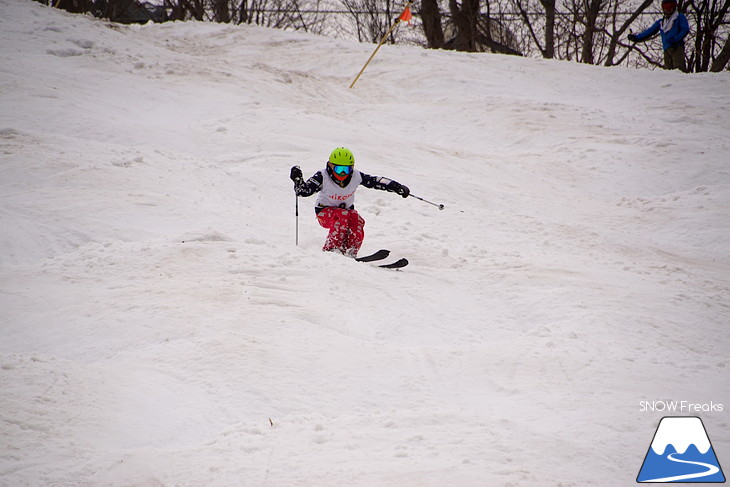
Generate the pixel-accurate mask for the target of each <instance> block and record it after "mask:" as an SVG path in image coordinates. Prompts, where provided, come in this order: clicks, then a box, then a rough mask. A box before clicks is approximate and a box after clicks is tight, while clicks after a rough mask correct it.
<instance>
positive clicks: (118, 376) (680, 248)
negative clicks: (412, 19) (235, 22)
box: [0, 0, 730, 487]
mask: <svg viewBox="0 0 730 487" xmlns="http://www.w3.org/2000/svg"><path fill="white" fill-rule="evenodd" d="M0 13H2V15H0V67H1V70H0V164H1V165H0V170H1V171H2V176H1V177H0V222H1V224H2V232H0V309H1V310H2V314H1V315H0V316H1V317H2V319H1V320H0V327H1V328H0V331H1V333H2V339H1V340H0V443H1V444H2V445H3V448H2V449H0V485H2V486H8V487H11V486H12V487H14V486H24V485H28V486H145V487H146V486H270V487H277V486H281V487H289V486H322V487H326V486H342V485H348V486H376V485H377V486H444V485H453V486H462V487H470V486H505V487H506V486H511V487H515V486H549V485H550V486H553V485H554V486H557V485H561V486H584V485H602V486H617V485H632V484H633V483H634V479H635V478H636V474H637V472H638V469H639V468H640V466H641V462H642V459H643V458H644V455H645V454H646V451H647V448H648V446H649V444H650V442H651V438H652V434H653V432H654V430H655V428H656V424H657V423H658V421H659V419H660V417H661V416H662V415H663V414H662V413H661V412H658V411H654V412H641V411H640V408H639V403H640V401H643V400H649V401H653V400H687V401H690V402H692V403H702V404H704V403H710V402H711V401H712V402H714V403H720V404H724V407H725V408H726V409H725V410H724V411H708V412H702V413H700V415H701V416H702V418H703V421H704V423H705V425H706V427H707V428H708V433H709V435H710V438H711V440H712V442H713V446H714V448H715V451H716V453H717V455H718V458H719V460H720V463H721V465H723V464H730V457H728V455H730V429H729V424H730V423H729V422H728V420H727V414H728V411H727V408H730V382H729V381H728V372H727V371H728V367H730V361H729V360H728V349H729V347H730V331H728V322H729V321H730V320H729V318H730V300H729V291H728V289H729V286H730V257H729V256H728V249H730V218H728V212H729V210H730V169H729V168H728V160H730V147H729V142H728V131H729V129H730V96H728V95H730V74H729V73H727V72H725V73H718V74H698V75H691V76H688V75H683V74H680V73H676V72H664V71H637V70H629V69H624V68H610V69H608V68H601V67H593V66H584V65H577V64H572V63H566V62H556V61H546V60H535V59H520V58H512V57H505V56H498V55H487V54H473V55H470V54H457V53H450V52H439V51H425V50H421V49H418V48H413V47H401V46H385V47H384V48H382V49H381V50H380V52H379V53H378V56H377V57H376V59H375V61H374V62H373V63H372V64H371V66H370V67H369V68H368V69H367V70H366V71H365V74H364V75H363V77H362V78H361V79H360V81H358V83H357V85H356V86H355V88H354V89H352V90H350V89H348V86H349V84H350V82H351V81H352V79H353V78H354V75H355V74H356V73H357V71H358V70H359V69H360V67H361V66H362V63H364V62H365V60H366V59H367V57H368V56H369V54H370V52H371V51H372V48H373V46H371V45H361V44H355V43H350V42H344V41H339V40H332V39H329V38H325V37H315V36H309V35H303V34H299V33H288V32H282V31H276V30H267V29H262V28H257V27H252V26H230V25H217V24H212V23H193V22H191V23H169V24H163V25H149V26H142V27H140V26H131V27H127V26H119V25H112V24H109V23H107V22H103V21H99V20H94V19H92V18H89V17H83V16H73V15H69V14H66V13H64V12H60V11H56V10H53V9H51V8H49V7H44V6H42V5H40V4H37V3H35V2H29V1H23V0H0ZM336 146H347V147H349V148H351V149H352V150H353V151H354V153H355V157H356V160H357V166H358V167H359V168H360V169H361V170H363V171H365V172H367V173H370V174H376V175H382V176H387V177H391V178H393V179H396V180H398V181H400V182H402V183H404V184H406V185H408V186H409V187H410V188H411V190H412V192H413V193H414V194H416V195H419V196H421V197H424V198H427V199H429V200H432V201H435V202H437V203H443V204H444V205H445V206H446V209H445V210H444V211H439V210H438V209H437V208H435V207H433V206H430V205H427V204H425V203H422V202H420V201H418V200H416V199H413V198H408V199H405V200H404V199H402V198H400V197H398V196H396V195H394V194H392V193H384V192H377V191H373V190H367V189H364V188H363V189H361V190H360V191H359V192H358V203H357V205H358V209H359V210H360V212H361V214H362V215H363V216H364V218H365V219H366V221H367V225H366V240H365V246H364V248H363V251H362V252H363V253H369V252H370V251H374V250H376V249H378V248H380V247H389V248H391V249H392V250H393V256H394V257H400V256H407V257H408V258H409V260H410V261H411V265H410V266H409V267H408V268H407V269H405V270H404V271H397V272H396V271H384V270H382V269H377V268H373V267H371V266H368V265H366V264H356V263H354V262H352V261H350V260H348V259H345V258H343V257H338V256H335V255H330V254H323V253H322V252H320V250H319V249H320V248H321V245H322V243H323V240H324V236H325V233H324V230H323V229H321V228H320V227H319V226H318V225H317V223H316V221H315V220H314V218H313V212H312V209H311V207H312V206H313V199H311V198H310V199H302V198H300V199H299V202H298V203H299V212H300V216H299V241H300V245H299V246H298V247H295V245H294V242H295V216H294V210H295V198H294V195H293V192H292V185H291V182H290V181H289V179H288V174H289V168H290V167H291V166H292V165H293V164H299V165H301V167H302V169H303V171H304V173H305V175H309V174H312V173H314V172H315V171H316V170H318V169H320V168H321V167H323V164H324V161H325V158H326V157H327V155H328V154H329V152H330V151H331V150H332V148H334V147H336ZM692 414H697V413H696V412H693V413H692Z"/></svg>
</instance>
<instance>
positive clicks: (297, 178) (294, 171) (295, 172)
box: [289, 166, 304, 183]
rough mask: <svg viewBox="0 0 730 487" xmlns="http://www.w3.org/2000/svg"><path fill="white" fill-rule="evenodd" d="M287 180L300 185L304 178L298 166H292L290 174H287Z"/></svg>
mask: <svg viewBox="0 0 730 487" xmlns="http://www.w3.org/2000/svg"><path fill="white" fill-rule="evenodd" d="M289 179H291V180H292V181H294V182H295V183H300V182H301V181H302V179H304V177H303V176H302V170H301V169H299V166H292V168H291V173H290V174H289Z"/></svg>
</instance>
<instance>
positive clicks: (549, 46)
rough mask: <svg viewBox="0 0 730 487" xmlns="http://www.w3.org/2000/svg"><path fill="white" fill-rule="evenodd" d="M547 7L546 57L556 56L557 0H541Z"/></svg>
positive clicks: (543, 53) (544, 55)
mask: <svg viewBox="0 0 730 487" xmlns="http://www.w3.org/2000/svg"><path fill="white" fill-rule="evenodd" d="M540 3H541V4H542V6H543V8H544V9H545V49H544V50H543V52H542V56H543V57H544V58H546V59H552V58H554V57H555V0H540Z"/></svg>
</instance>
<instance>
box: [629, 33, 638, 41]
mask: <svg viewBox="0 0 730 487" xmlns="http://www.w3.org/2000/svg"><path fill="white" fill-rule="evenodd" d="M627 39H628V40H629V42H636V34H629V35H628V36H627Z"/></svg>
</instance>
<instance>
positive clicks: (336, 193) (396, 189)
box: [289, 147, 410, 258]
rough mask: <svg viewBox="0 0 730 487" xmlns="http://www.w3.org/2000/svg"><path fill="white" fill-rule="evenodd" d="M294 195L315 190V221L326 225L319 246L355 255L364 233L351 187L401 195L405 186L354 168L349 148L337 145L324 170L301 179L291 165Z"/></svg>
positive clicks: (353, 256)
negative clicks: (316, 195) (324, 237)
mask: <svg viewBox="0 0 730 487" xmlns="http://www.w3.org/2000/svg"><path fill="white" fill-rule="evenodd" d="M289 177H290V178H291V180H292V181H294V192H295V193H296V194H297V196H311V195H313V194H314V193H317V192H319V193H320V194H319V196H318V198H317V203H316V206H315V207H314V212H315V214H316V215H317V221H318V222H319V224H320V225H321V226H322V227H324V228H327V229H329V234H328V235H327V240H325V243H324V247H322V250H324V251H325V252H339V253H341V254H343V255H346V256H348V257H352V258H355V257H357V253H358V251H359V250H360V247H361V246H362V242H363V238H364V237H365V232H364V226H365V220H363V219H362V217H361V216H360V215H359V214H358V213H357V210H355V204H354V203H355V190H356V189H357V187H358V186H360V185H361V184H362V185H363V186H365V187H366V188H373V189H379V190H382V191H390V192H393V193H397V194H399V195H401V196H402V197H404V198H407V197H408V195H409V194H410V190H409V189H408V187H406V186H404V185H402V184H400V183H398V182H396V181H393V180H392V179H388V178H383V177H379V176H370V175H368V174H365V173H362V172H360V171H358V170H357V169H355V157H354V156H353V155H352V152H351V151H350V150H349V149H346V148H344V147H338V148H336V149H335V150H333V151H332V153H331V154H330V157H329V160H328V161H327V166H326V167H325V170H324V171H317V172H316V173H315V174H314V175H313V176H312V177H311V178H309V179H308V180H307V181H304V179H303V177H302V170H301V169H300V168H299V167H298V166H293V167H292V168H291V174H290V176H289Z"/></svg>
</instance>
